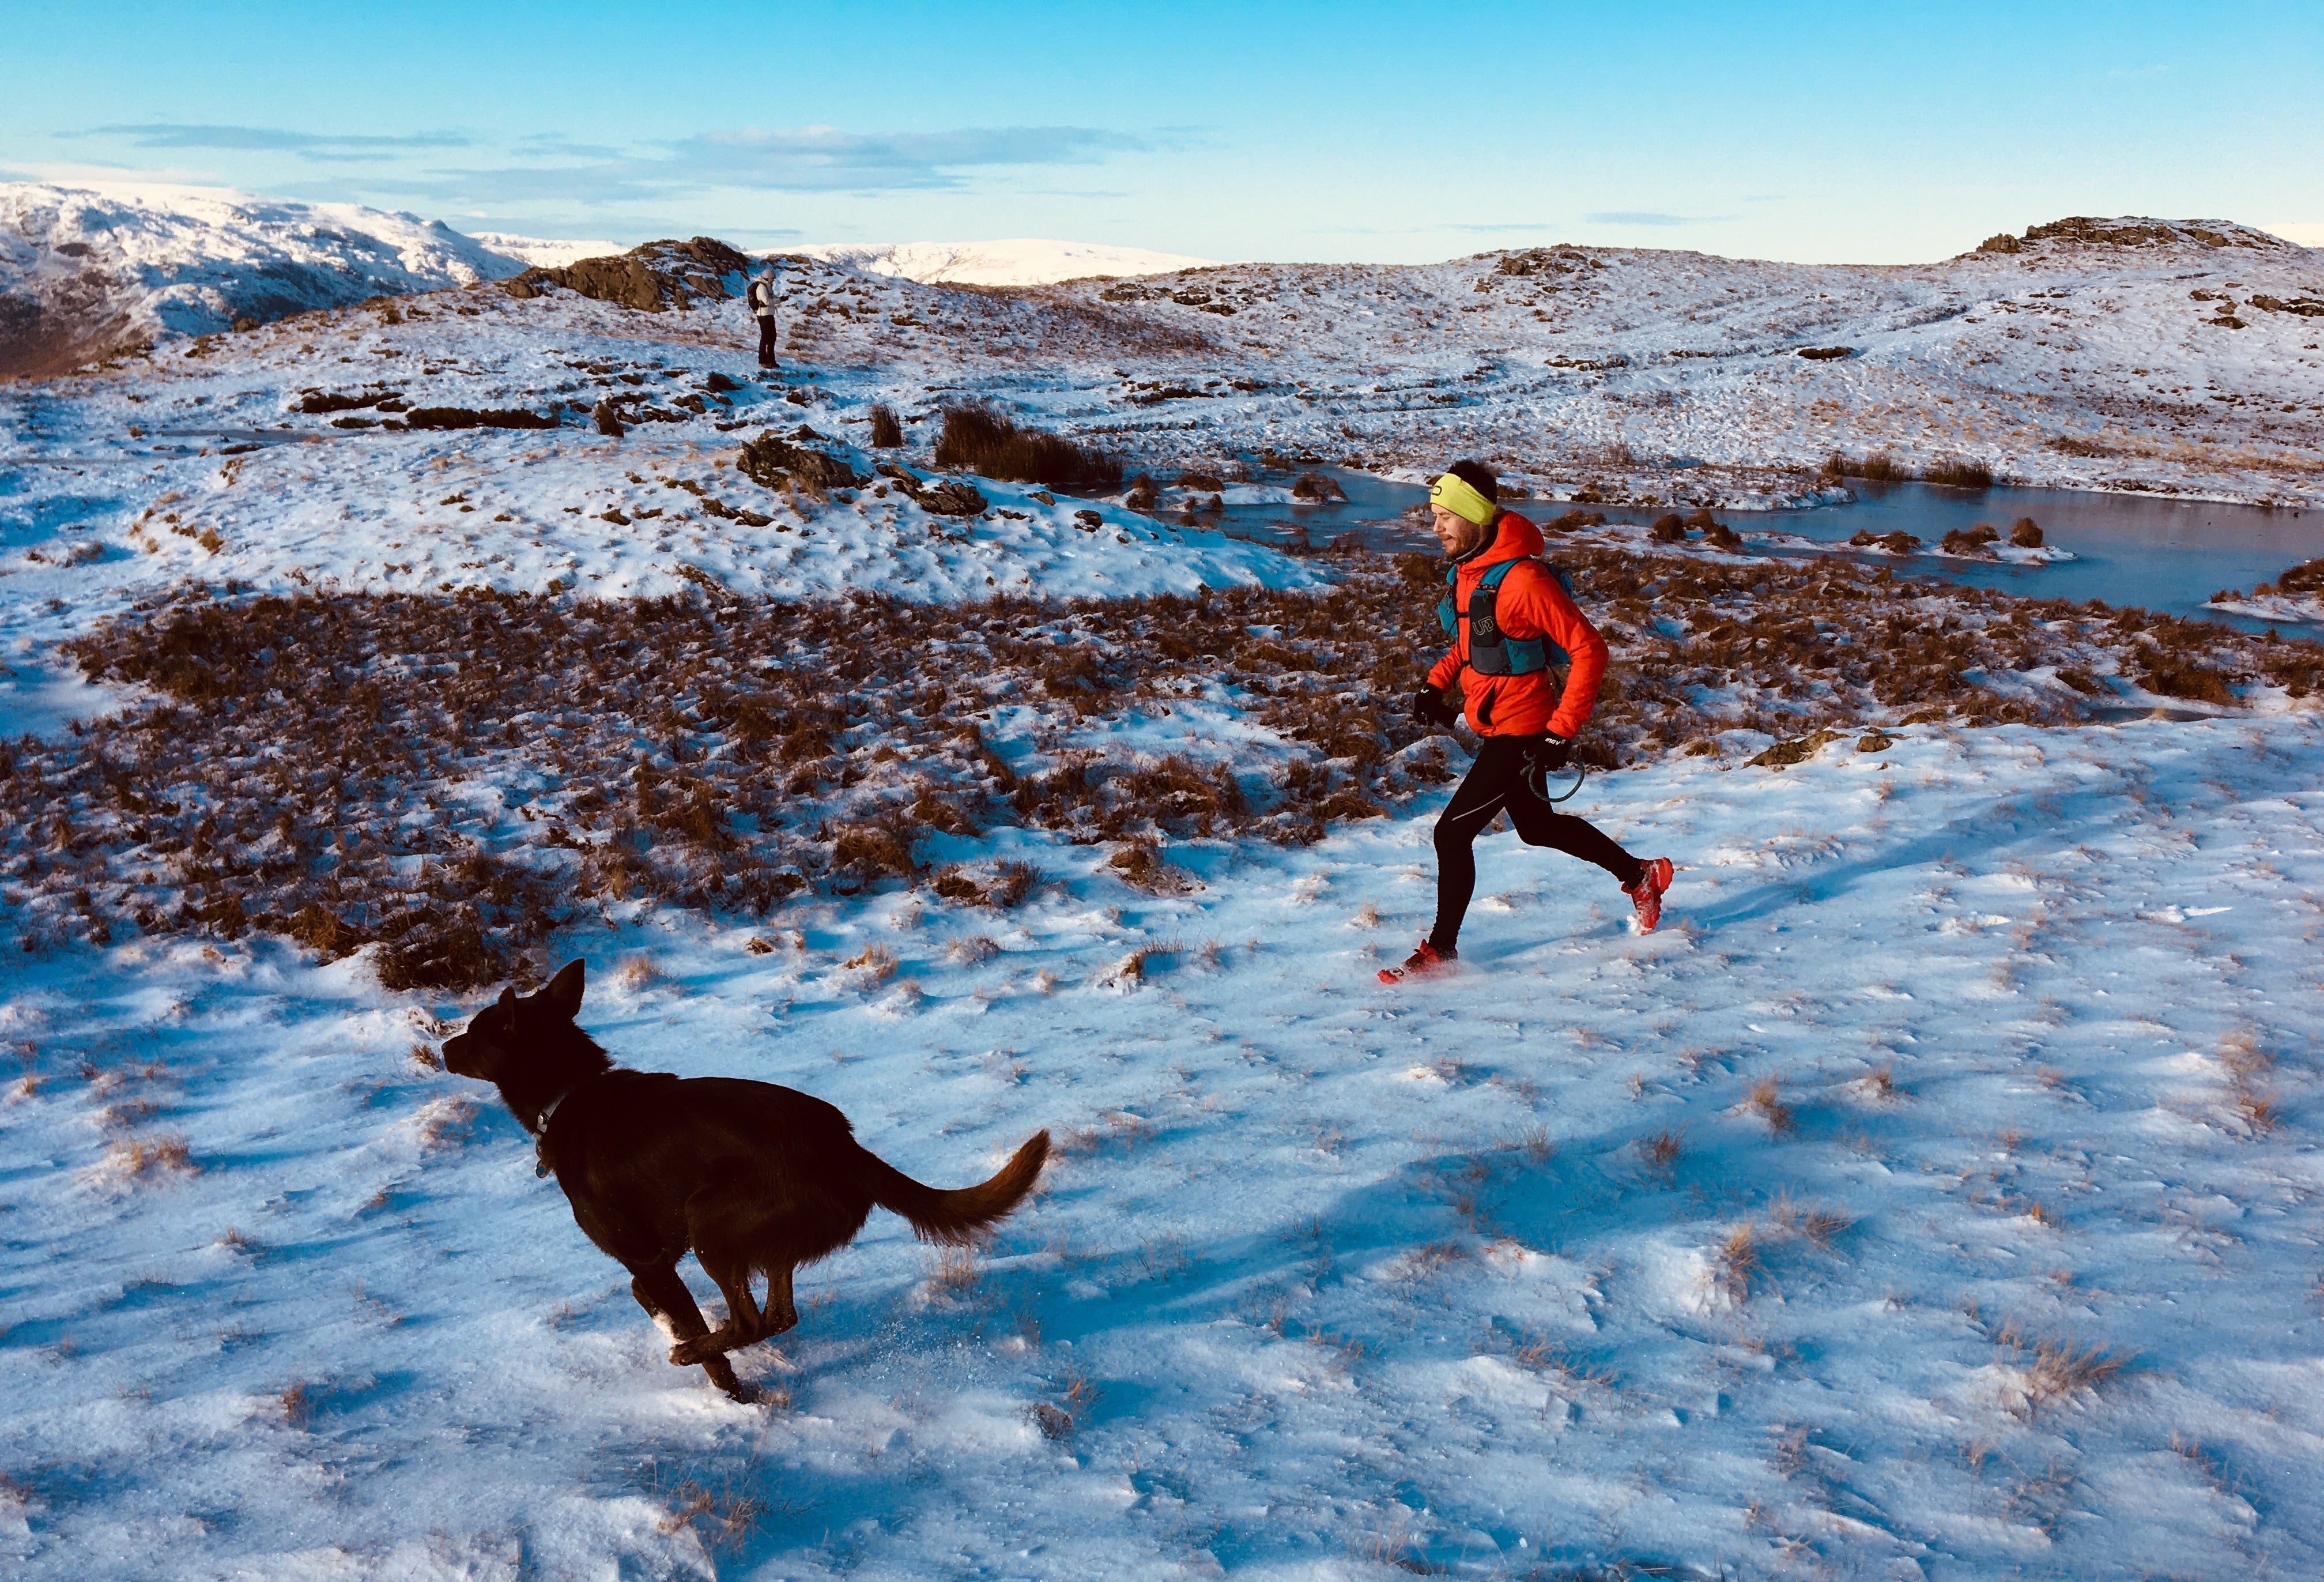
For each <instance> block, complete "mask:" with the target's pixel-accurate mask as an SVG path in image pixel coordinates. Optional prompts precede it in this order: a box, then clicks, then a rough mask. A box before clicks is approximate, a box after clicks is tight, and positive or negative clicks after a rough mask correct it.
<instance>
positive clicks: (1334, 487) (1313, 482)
mask: <svg viewBox="0 0 2324 1582" xmlns="http://www.w3.org/2000/svg"><path fill="white" fill-rule="evenodd" d="M1291 497H1292V498H1293V499H1295V500H1314V501H1318V502H1321V501H1324V500H1345V499H1346V498H1347V497H1348V491H1347V490H1345V489H1343V488H1342V487H1340V486H1339V485H1338V484H1337V483H1335V482H1333V480H1332V479H1330V478H1327V477H1325V476H1323V474H1322V473H1320V472H1303V473H1301V474H1300V475H1299V477H1298V480H1297V481H1296V482H1295V483H1294V484H1293V485H1292V486H1291Z"/></svg>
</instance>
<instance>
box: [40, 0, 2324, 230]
mask: <svg viewBox="0 0 2324 1582" xmlns="http://www.w3.org/2000/svg"><path fill="white" fill-rule="evenodd" d="M0 30H5V31H0V38H5V39H6V40H7V45H6V48H7V52H8V55H9V67H10V69H9V70H8V73H7V80H8V83H9V89H10V91H9V93H8V94H7V95H6V96H5V100H0V177H5V178H14V179H27V178H32V179H42V180H72V179H92V180H93V179H98V178H101V177H104V176H107V175H123V174H128V173H132V172H136V173H153V174H158V175H160V176H162V177H164V178H166V179H172V180H186V181H194V182H200V183H205V184H226V185H233V186H238V187H241V188H243V189H244V190H248V191H252V192H258V193H264V194H268V195H271V196H277V197H285V198H302V199H331V200H339V201H351V202H361V203H367V204H373V205H375V206H378V207H382V208H400V209H409V210H411V211H413V212H416V213H419V214H422V215H426V216H429V217H441V218H444V219H446V220H447V221H449V222H450V223H451V224H453V225H455V226H457V227H461V228H464V229H470V230H484V229H492V230H511V231H521V232H529V233H530V234H533V235H537V236H592V237H595V236H603V237H610V238H613V239H615V240H619V241H623V242H633V241H637V240H641V239H644V238H647V237H650V236H665V235H672V234H676V235H681V236H687V235H694V234H696V233H707V234H712V235H716V236H724V237H726V238H728V239H729V240H732V241H734V242H736V243H738V244H741V245H746V246H765V245H775V244H779V243H781V242H783V241H787V240H796V241H907V240H917V239H936V240H946V241H954V240H974V239H982V238H992V237H1002V236H1055V237H1062V238H1067V239H1073V240H1080V241H1093V242H1107V243H1113V244H1119V245H1130V246H1142V247H1152V248H1157V249H1159V250H1162V251H1165V252H1173V253H1189V254H1199V255H1202V256H1206V257H1212V258H1222V259H1226V258H1278V259H1293V258H1300V259H1317V260H1351V259H1357V260H1367V259H1368V260H1377V261H1380V262H1392V263H1405V262H1414V261H1418V260H1425V259H1434V258H1442V257H1448V256H1452V255H1456V254H1468V253H1474V252H1479V251H1482V250H1484V249H1487V248H1491V247H1505V246H1517V245H1535V244H1538V243H1544V242H1548V241H1553V240H1575V241H1588V242H1594V243H1599V244H1601V245H1634V246H1668V247H1693V248H1700V249H1701V250H1703V251H1706V252H1714V253H1721V254H1733V255H1748V256H1755V257H1772V258H1787V259H1797V260H1803V261H1854V262H1870V263H1909V262H1915V261H1921V260H1928V259H1934V258H1939V257H1942V256H1946V255H1948V254H1953V253H1957V252H1960V251H1961V250H1962V249H1964V248H1967V247H1969V246H1972V245H1975V244H1976V243H1977V241H1978V239H1980V238H1981V237H1983V236H1987V235H1990V234H1991V233H1993V232H1995V231H1997V230H2003V229H2008V230H2022V229H2023V228H2024V227H2025V226H2027V225H2029V224H2033V223H2035V222H2038V221H2042V220H2047V219H2053V218H2056V217H2060V216H2062V215H2068V214H2123V213H2139V214H2153V215H2161V216H2165V217H2219V218H2228V219H2237V220H2243V221H2246V222H2248V223H2252V224H2257V225H2268V226H2280V225H2285V224H2308V225H2318V226H2324V96H2319V93H2318V91H2317V85H2318V83H2319V81H2324V5H2319V4H2318V3H2317V0H2307V3H2305V4H2301V5H2140V4H2115V5H1885V6H1884V5H1687V4H1670V5H1602V4H1601V5H1554V4H1539V3H1535V4H1530V5H1258V4H1249V3H1245V4H1239V5H1160V4H1157V5H1071V6H1067V5H1030V4H1010V5H908V4H894V3H890V4H882V5H799V4H788V5H752V4H748V3H742V4H726V5H715V4H714V5H641V4H637V3H635V0H632V3H631V4H625V5H595V4H590V3H587V0H561V3H560V4H557V5H529V4H485V5H480V4H474V3H471V4H464V5H432V4H407V5H354V4H335V3H328V0H326V3H312V0H310V3H309V4H305V5H270V4H249V5H234V4H212V5H127V4H108V5H57V4H53V3H51V4H45V5H29V4H22V3H20V0H0ZM2305 239H2310V240H2313V241H2316V242H2319V243H2324V229H2319V231H2318V232H2317V234H2316V235H2315V236H2312V237H2309V238H2305Z"/></svg>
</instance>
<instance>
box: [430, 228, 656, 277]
mask: <svg viewBox="0 0 2324 1582" xmlns="http://www.w3.org/2000/svg"><path fill="white" fill-rule="evenodd" d="M468 239H469V240H470V241H473V242H482V243H483V244H484V245H485V246H487V247H489V248H491V249H492V250H493V252H495V253H498V254H501V255H502V256H503V257H507V258H513V259H515V260H517V261H518V262H519V263H521V264H532V265H534V266H535V267H537V268H540V269H563V268H565V267H566V266H567V265H568V264H578V263H579V262H581V260H583V259H584V258H608V257H611V256H612V255H613V254H616V253H620V252H622V251H624V249H623V247H622V245H621V244H620V243H619V242H608V241H604V240H602V239H600V240H596V241H577V242H573V241H557V240H554V239H551V238H549V237H546V236H516V235H514V234H513V233H512V232H508V231H470V232H469V233H468Z"/></svg>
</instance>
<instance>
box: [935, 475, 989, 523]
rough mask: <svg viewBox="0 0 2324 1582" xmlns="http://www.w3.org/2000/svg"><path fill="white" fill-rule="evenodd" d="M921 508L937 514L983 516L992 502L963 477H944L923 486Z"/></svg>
mask: <svg viewBox="0 0 2324 1582" xmlns="http://www.w3.org/2000/svg"><path fill="white" fill-rule="evenodd" d="M918 498H919V502H920V508H921V509H922V510H924V511H926V512H927V513H929V514H931V515H935V516H982V515H983V514H984V513H985V510H986V509H987V507H988V506H989V505H990V504H991V502H989V501H987V500H986V499H985V497H984V496H983V495H981V494H979V493H978V492H977V490H976V487H975V486H974V485H973V484H970V483H968V482H966V481H965V480H964V479H961V478H944V479H941V480H939V481H938V482H936V483H933V484H927V485H925V486H922V488H921V492H920V494H919V496H918Z"/></svg>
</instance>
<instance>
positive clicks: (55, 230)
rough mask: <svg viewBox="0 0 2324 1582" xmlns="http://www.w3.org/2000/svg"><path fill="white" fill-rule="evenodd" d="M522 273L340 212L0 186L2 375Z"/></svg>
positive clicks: (202, 196)
mask: <svg viewBox="0 0 2324 1582" xmlns="http://www.w3.org/2000/svg"><path fill="white" fill-rule="evenodd" d="M522 267H523V264H521V263H519V262H518V261H517V260H515V259H513V258H511V257H507V256H504V255H503V254H498V253H495V252H493V250H492V249H491V248H490V247H488V246H486V245H484V244H483V243H481V242H478V241H475V240H474V239H473V238H471V237H467V236H462V235H460V234H459V233H458V232H457V231H455V230H453V229H451V228H450V227H447V226H446V225H445V224H444V223H443V222H442V221H440V220H423V219H421V218H420V217H418V216H417V215H410V214H389V213H385V212H383V211H382V210H379V209H375V208H361V207H359V206H358V205H355V204H352V203H292V202H286V201H283V200H281V199H272V198H254V197H252V196H250V195H249V194H247V193H243V192H235V191H233V190H226V189H221V188H206V187H170V186H156V185H151V184H143V183H124V184H121V185H117V186H106V187H103V188H86V187H58V186H50V185H45V184H42V183H37V182H5V183H0V375H42V374H51V373H58V372H61V371H62V370H64V369H67V368H71V367H74V366H77V365H79V364H81V363H84V362H87V361H88V360H89V359H90V358H91V357H93V356H97V355H99V354H100V353H103V352H106V351H108V350H110V349H112V348H113V347H118V346H122V345H124V344H127V343H130V342H134V341H138V340H144V341H152V340H156V339H160V338H174V337H182V336H189V335H208V334H215V333H217V331H220V330H225V329H229V328H233V326H234V325H235V322H236V321H237V320H244V319H246V320H252V321H256V322H262V323H263V322H265V321H268V320H271V319H280V318H281V317H282V316H283V315H284V314H286V313H296V312H300V311H304V310H309V309H315V308H337V307H344V306H346V305H347V304H349V303H352V302H357V301H362V300H363V299H364V298H365V297H373V296H379V295H383V294H390V295H395V294H401V293H404V292H408V291H434V290H436V289H437V288H438V287H442V286H450V285H466V284H468V283H469V282H474V281H479V280H499V279H502V278H504V277H505V276H508V275H512V274H514V273H517V271H518V270H520V269H521V268H522Z"/></svg>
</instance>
